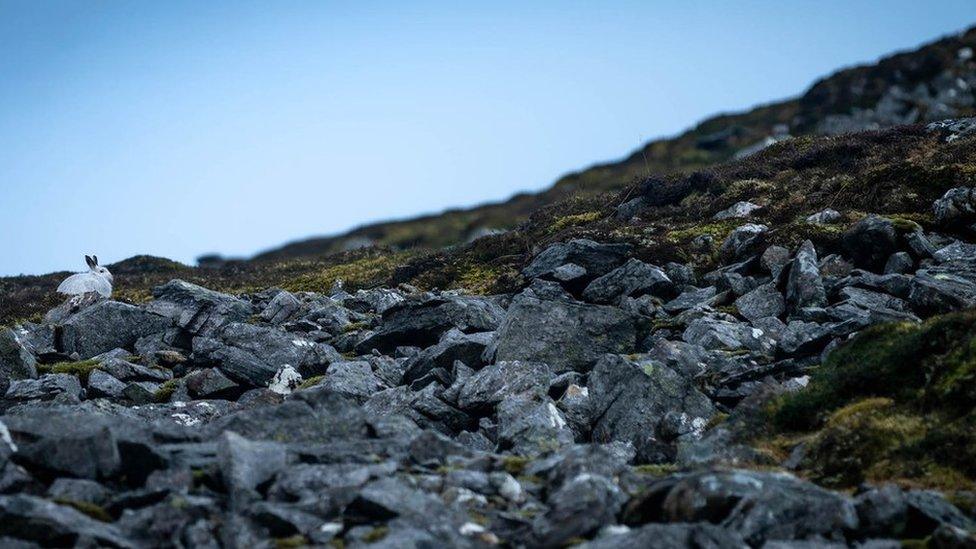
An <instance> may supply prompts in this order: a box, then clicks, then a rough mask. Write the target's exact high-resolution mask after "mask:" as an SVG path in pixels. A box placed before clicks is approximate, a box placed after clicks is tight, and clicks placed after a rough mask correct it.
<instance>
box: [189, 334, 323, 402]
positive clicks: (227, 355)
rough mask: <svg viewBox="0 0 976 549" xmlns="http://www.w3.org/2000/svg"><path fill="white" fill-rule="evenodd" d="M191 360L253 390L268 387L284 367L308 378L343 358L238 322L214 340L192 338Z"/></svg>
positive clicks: (315, 345)
mask: <svg viewBox="0 0 976 549" xmlns="http://www.w3.org/2000/svg"><path fill="white" fill-rule="evenodd" d="M193 358H194V360H196V361H199V362H202V363H204V364H212V365H214V366H215V367H217V368H219V369H220V371H221V372H223V373H224V374H225V375H226V376H227V377H229V378H230V379H232V380H234V381H235V382H237V383H241V384H244V385H247V386H252V387H267V386H268V383H270V382H271V380H272V378H273V377H274V376H275V374H276V373H278V370H280V369H281V368H282V367H284V366H286V365H289V366H292V367H293V368H295V369H296V370H298V372H299V373H300V374H301V375H302V376H304V377H306V378H307V377H311V376H315V375H320V374H322V373H324V372H325V370H326V368H327V367H328V365H329V364H330V363H332V362H336V361H339V360H341V359H342V357H341V355H339V353H338V352H337V351H336V350H335V349H333V348H332V347H331V346H329V345H326V344H324V343H316V342H314V341H310V340H307V339H304V338H302V337H299V336H296V335H293V334H289V333H286V332H282V331H280V330H276V329H274V328H269V327H265V326H257V325H254V324H238V323H234V324H227V325H225V326H223V327H222V328H220V329H218V330H217V331H216V332H215V333H214V334H213V337H195V338H193Z"/></svg>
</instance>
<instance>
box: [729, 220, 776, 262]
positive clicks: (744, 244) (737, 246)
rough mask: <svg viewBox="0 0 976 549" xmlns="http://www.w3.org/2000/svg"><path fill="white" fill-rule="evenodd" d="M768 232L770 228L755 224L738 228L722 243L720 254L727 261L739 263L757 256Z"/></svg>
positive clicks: (747, 224)
mask: <svg viewBox="0 0 976 549" xmlns="http://www.w3.org/2000/svg"><path fill="white" fill-rule="evenodd" d="M767 231H769V227H767V226H765V225H757V224H755V223H746V224H745V225H742V226H740V227H736V228H735V229H734V230H733V231H732V232H731V233H729V236H727V237H726V238H725V240H724V241H723V242H722V246H721V247H720V248H719V254H720V255H721V256H722V257H723V258H725V259H726V260H727V261H737V260H741V259H744V258H746V257H747V256H750V255H752V254H755V253H757V252H758V251H759V250H760V249H762V244H763V241H764V239H765V238H764V237H765V235H766V232H767Z"/></svg>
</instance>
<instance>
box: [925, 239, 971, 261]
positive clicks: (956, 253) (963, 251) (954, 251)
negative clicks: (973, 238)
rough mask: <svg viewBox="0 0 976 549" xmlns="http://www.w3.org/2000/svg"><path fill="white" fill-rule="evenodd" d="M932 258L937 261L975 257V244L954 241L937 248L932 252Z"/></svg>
mask: <svg viewBox="0 0 976 549" xmlns="http://www.w3.org/2000/svg"><path fill="white" fill-rule="evenodd" d="M932 258H933V259H935V260H936V261H938V262H939V263H945V262H947V261H953V260H972V259H976V244H970V243H969V242H960V241H956V242H953V243H952V244H949V245H948V246H944V247H942V248H939V249H938V250H936V251H935V253H933V254H932Z"/></svg>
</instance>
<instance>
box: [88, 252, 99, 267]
mask: <svg viewBox="0 0 976 549" xmlns="http://www.w3.org/2000/svg"><path fill="white" fill-rule="evenodd" d="M85 263H87V264H88V266H89V267H90V268H92V269H94V268H95V265H98V261H96V260H95V259H92V258H91V257H89V256H87V255H86V256H85Z"/></svg>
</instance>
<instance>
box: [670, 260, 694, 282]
mask: <svg viewBox="0 0 976 549" xmlns="http://www.w3.org/2000/svg"><path fill="white" fill-rule="evenodd" d="M664 274H666V275H668V278H670V279H671V282H674V284H675V286H679V287H680V286H686V285H688V284H694V283H695V281H696V277H695V269H694V268H693V267H692V266H691V265H688V264H682V263H675V262H673V261H669V262H668V263H665V264H664Z"/></svg>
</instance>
